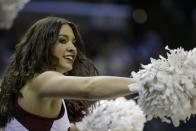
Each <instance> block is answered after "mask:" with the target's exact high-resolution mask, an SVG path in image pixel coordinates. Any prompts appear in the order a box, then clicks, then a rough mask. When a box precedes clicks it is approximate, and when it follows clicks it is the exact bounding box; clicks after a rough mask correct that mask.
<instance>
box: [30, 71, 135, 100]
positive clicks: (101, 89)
mask: <svg viewBox="0 0 196 131" xmlns="http://www.w3.org/2000/svg"><path fill="white" fill-rule="evenodd" d="M33 83H34V85H33V87H37V88H36V89H37V90H36V91H37V92H38V94H39V95H40V96H46V97H63V98H68V99H70V98H71V99H86V100H99V99H106V98H114V97H118V96H125V95H128V94H131V93H133V92H130V91H129V89H128V85H129V84H132V83H135V82H134V81H133V80H131V79H130V78H125V77H114V76H93V77H76V76H64V75H62V74H60V73H58V72H54V71H47V72H44V73H42V74H40V75H39V76H37V77H36V78H34V80H33Z"/></svg>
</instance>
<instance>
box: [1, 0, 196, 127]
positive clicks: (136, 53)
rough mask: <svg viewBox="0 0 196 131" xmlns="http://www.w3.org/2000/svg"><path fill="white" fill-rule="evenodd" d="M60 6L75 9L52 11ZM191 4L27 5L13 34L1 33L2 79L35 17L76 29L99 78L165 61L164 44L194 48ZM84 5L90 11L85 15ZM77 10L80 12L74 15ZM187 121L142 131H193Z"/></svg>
mask: <svg viewBox="0 0 196 131" xmlns="http://www.w3.org/2000/svg"><path fill="white" fill-rule="evenodd" d="M39 2H44V3H45V4H47V5H43V6H45V7H44V8H47V7H48V8H50V9H49V11H47V12H45V10H44V9H42V8H38V7H37V8H36V9H37V10H36V9H34V8H33V7H34V5H36V4H39ZM51 2H52V3H51ZM58 3H61V4H64V5H66V4H70V6H73V7H76V8H74V9H73V10H72V9H68V8H67V9H66V8H64V7H62V10H56V11H54V12H53V10H51V9H52V8H55V7H53V6H54V5H55V4H57V5H58ZM195 5H196V2H194V1H193V0H189V1H185V0H150V1H145V0H132V1H131V0H110V1H108V0H99V1H98V0H65V1H64V0H31V1H30V2H29V3H28V4H27V6H26V7H25V8H24V9H23V10H22V11H21V12H20V13H19V15H18V17H17V18H16V19H15V21H14V24H13V26H12V28H11V29H9V30H8V29H0V74H1V75H2V73H3V71H4V70H5V68H6V65H7V64H8V62H9V58H10V56H11V54H12V52H13V51H14V48H15V44H16V43H17V42H18V41H19V40H20V38H21V37H22V35H23V33H24V32H25V31H26V29H27V28H28V27H29V26H30V25H31V24H32V23H34V22H35V21H36V20H38V19H39V18H43V17H45V16H49V15H53V16H54V15H55V16H62V17H65V18H68V19H70V20H72V21H74V22H75V23H76V24H77V25H78V28H79V30H80V32H81V34H82V36H83V39H84V42H85V45H86V49H87V50H86V52H87V54H88V56H89V57H90V58H91V59H92V61H93V62H94V63H95V65H96V66H97V68H98V70H99V72H100V75H119V76H130V73H131V72H132V71H138V70H139V69H140V68H141V64H148V63H150V58H151V57H152V58H155V59H157V58H158V57H159V55H163V56H164V55H165V54H166V51H165V49H164V48H165V46H166V45H168V46H169V47H170V48H177V47H180V46H181V47H183V48H185V49H186V50H189V49H192V48H194V46H195V45H194V44H195V40H196V37H195V36H196V6H195ZM84 6H85V8H86V7H89V10H87V9H84V10H83V9H82V7H84ZM90 6H93V9H92V11H97V12H96V13H94V14H95V15H94V14H93V12H89V11H91V10H90ZM77 7H80V8H77ZM95 7H96V8H101V9H100V10H96V8H95ZM56 8H61V7H60V6H58V7H56ZM77 10H78V11H79V12H75V11H77ZM86 10H87V11H86ZM80 13H81V14H80ZM98 14H99V15H98ZM187 121H188V122H187V123H186V124H181V126H180V127H178V128H175V127H173V126H172V125H171V124H165V123H162V122H160V120H158V119H153V120H152V121H150V122H147V123H146V125H145V128H144V131H196V124H195V122H196V119H195V117H194V116H192V117H191V118H190V120H187Z"/></svg>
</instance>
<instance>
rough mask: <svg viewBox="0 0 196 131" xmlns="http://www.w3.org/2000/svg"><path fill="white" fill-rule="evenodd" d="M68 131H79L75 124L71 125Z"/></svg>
mask: <svg viewBox="0 0 196 131" xmlns="http://www.w3.org/2000/svg"><path fill="white" fill-rule="evenodd" d="M70 131H79V129H78V128H77V127H76V125H75V124H73V123H71V126H70Z"/></svg>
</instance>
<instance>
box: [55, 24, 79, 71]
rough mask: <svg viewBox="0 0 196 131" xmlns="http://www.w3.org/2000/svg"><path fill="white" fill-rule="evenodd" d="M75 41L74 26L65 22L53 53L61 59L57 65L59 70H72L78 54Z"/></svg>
mask: <svg viewBox="0 0 196 131" xmlns="http://www.w3.org/2000/svg"><path fill="white" fill-rule="evenodd" d="M75 41H76V40H75V36H74V33H73V30H72V28H71V27H70V26H69V25H68V24H64V25H63V26H62V27H61V29H60V31H59V35H58V39H57V41H56V43H55V45H54V50H53V55H54V56H55V57H57V58H58V60H59V62H58V64H57V66H56V70H57V71H58V72H60V73H65V72H68V71H70V70H72V68H73V63H74V61H75V59H76V55H77V49H76V47H75V45H74V43H75Z"/></svg>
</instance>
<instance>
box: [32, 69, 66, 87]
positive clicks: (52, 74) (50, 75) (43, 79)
mask: <svg viewBox="0 0 196 131" xmlns="http://www.w3.org/2000/svg"><path fill="white" fill-rule="evenodd" d="M63 76H64V75H63V74H61V73H59V72H56V71H45V72H43V73H41V74H38V75H37V76H35V77H34V78H33V79H32V80H31V81H30V83H29V84H30V85H31V87H33V88H34V87H36V88H39V87H41V86H42V85H43V84H45V83H47V82H50V81H52V80H53V79H55V78H60V77H63ZM36 88H34V89H36Z"/></svg>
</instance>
